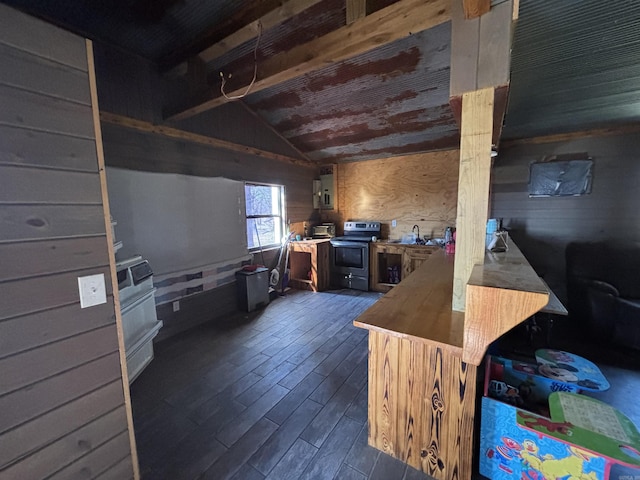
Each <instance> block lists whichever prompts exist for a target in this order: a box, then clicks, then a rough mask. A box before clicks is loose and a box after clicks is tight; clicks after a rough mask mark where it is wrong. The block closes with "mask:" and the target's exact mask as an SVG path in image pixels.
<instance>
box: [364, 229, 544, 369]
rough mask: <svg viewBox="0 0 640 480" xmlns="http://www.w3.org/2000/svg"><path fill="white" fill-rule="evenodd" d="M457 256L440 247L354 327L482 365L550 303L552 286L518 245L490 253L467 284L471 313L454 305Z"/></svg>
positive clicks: (467, 307)
mask: <svg viewBox="0 0 640 480" xmlns="http://www.w3.org/2000/svg"><path fill="white" fill-rule="evenodd" d="M453 264H454V257H453V256H448V255H445V253H444V251H442V250H440V249H438V251H436V252H433V253H432V254H431V256H430V258H429V260H428V261H426V262H425V263H424V264H423V265H422V266H420V268H418V269H417V270H416V271H415V272H413V273H412V274H411V275H410V276H409V277H407V278H406V279H404V280H403V281H402V282H400V283H399V284H398V285H397V286H396V287H395V288H394V289H393V290H391V291H390V292H389V293H387V294H386V295H385V296H384V297H382V298H381V299H380V300H378V302H377V303H375V304H374V305H373V306H371V308H369V309H368V310H367V311H365V312H364V313H363V314H362V315H360V317H358V318H357V319H356V320H355V321H354V325H355V326H357V327H361V328H366V329H369V330H375V331H379V332H382V333H386V334H389V335H393V336H397V337H401V338H408V339H412V340H418V341H420V342H425V343H428V344H433V345H436V346H439V347H441V348H444V349H446V350H447V351H449V352H450V353H452V354H454V355H456V356H461V357H462V359H463V361H465V362H468V363H472V364H473V365H479V364H480V362H481V361H482V358H483V357H484V353H485V352H486V349H487V347H488V346H489V344H490V343H491V342H493V341H494V340H496V339H497V338H498V337H499V336H500V335H502V334H503V333H505V332H507V331H508V330H510V329H511V328H513V327H514V326H516V325H518V324H519V323H521V322H522V321H524V320H525V319H526V318H528V317H530V316H531V315H533V314H534V313H536V312H537V311H539V310H540V309H541V308H543V307H545V306H546V305H547V303H548V301H549V289H548V287H547V286H546V284H545V283H544V282H543V281H542V279H541V278H540V277H538V275H537V274H536V272H535V271H534V270H533V268H532V267H531V265H529V263H528V262H527V260H526V258H525V257H524V256H523V255H522V252H520V250H519V249H518V247H517V246H516V245H515V244H514V243H513V242H512V241H511V240H509V250H508V251H507V252H504V253H491V252H487V254H486V256H485V263H484V264H483V265H476V266H475V267H474V268H473V271H472V273H471V277H470V278H469V282H468V283H467V299H466V312H458V311H454V310H453V309H452V308H451V300H452V296H453Z"/></svg>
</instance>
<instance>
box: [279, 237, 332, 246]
mask: <svg viewBox="0 0 640 480" xmlns="http://www.w3.org/2000/svg"><path fill="white" fill-rule="evenodd" d="M329 240H331V239H330V238H310V239H309V240H291V241H290V242H289V245H293V244H296V245H301V244H312V245H317V244H319V243H325V242H328V241H329Z"/></svg>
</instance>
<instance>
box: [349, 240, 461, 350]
mask: <svg viewBox="0 0 640 480" xmlns="http://www.w3.org/2000/svg"><path fill="white" fill-rule="evenodd" d="M379 243H383V242H379ZM389 245H403V244H400V243H391V244H389ZM403 246H405V247H409V248H425V246H424V245H408V244H405V245H403ZM427 248H435V249H437V250H438V251H435V252H433V254H432V255H431V258H429V260H427V261H426V262H424V264H423V265H421V266H420V268H418V269H417V270H416V271H414V272H413V273H412V274H411V275H409V276H408V277H407V278H405V279H404V280H402V282H400V283H399V284H398V285H397V286H396V287H395V288H394V289H393V290H391V291H390V292H389V293H387V294H386V295H385V296H384V297H382V298H381V299H380V300H378V301H377V302H376V303H374V304H373V305H372V306H371V307H370V308H369V309H368V310H367V311H366V312H364V313H363V314H362V315H360V316H359V317H358V318H357V319H356V320H355V321H354V325H355V326H357V327H361V328H366V329H369V330H375V331H379V332H382V333H387V334H390V335H394V336H398V337H401V338H411V339H413V340H418V341H421V342H426V343H431V344H435V345H437V346H439V347H442V348H445V349H446V350H449V351H451V352H452V353H453V354H454V355H456V356H462V344H463V333H464V332H463V331H464V313H463V312H456V311H453V310H452V309H451V298H452V294H453V261H454V257H453V256H452V255H445V253H444V250H442V249H441V248H438V247H427Z"/></svg>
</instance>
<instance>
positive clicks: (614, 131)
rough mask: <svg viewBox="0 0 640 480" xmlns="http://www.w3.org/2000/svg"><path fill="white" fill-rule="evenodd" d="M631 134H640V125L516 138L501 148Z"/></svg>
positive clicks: (501, 144) (503, 142) (506, 141)
mask: <svg viewBox="0 0 640 480" xmlns="http://www.w3.org/2000/svg"><path fill="white" fill-rule="evenodd" d="M630 133H640V123H630V124H628V125H619V126H612V127H604V128H593V129H590V130H580V131H577V132H567V133H554V134H553V135H541V136H539V137H530V138H515V139H511V140H503V141H502V142H500V147H501V148H510V147H515V146H518V145H536V144H541V143H558V142H571V141H574V140H580V139H581V138H588V137H612V136H615V135H627V134H630Z"/></svg>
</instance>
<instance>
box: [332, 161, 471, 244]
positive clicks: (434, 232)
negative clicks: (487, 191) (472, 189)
mask: <svg viewBox="0 0 640 480" xmlns="http://www.w3.org/2000/svg"><path fill="white" fill-rule="evenodd" d="M458 166H459V152H458V150H446V151H441V152H432V153H421V154H416V155H406V156H402V157H393V158H385V159H379V160H369V161H365V162H357V163H343V164H339V165H338V168H337V173H334V174H335V175H337V189H338V193H337V195H338V208H337V209H336V210H334V211H331V210H326V211H323V212H322V216H323V219H325V220H327V221H334V222H336V227H337V228H341V226H342V223H343V222H345V221H347V220H379V221H381V222H383V226H382V238H384V239H386V238H389V237H390V238H394V239H395V238H401V237H402V235H403V234H404V233H410V232H411V228H412V227H413V225H418V226H419V227H420V235H421V236H424V235H427V236H430V237H431V236H438V237H441V236H443V235H444V230H445V228H446V227H447V226H453V225H455V222H456V204H457V195H458ZM394 219H395V220H397V226H396V228H392V227H391V222H392V220H394Z"/></svg>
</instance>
